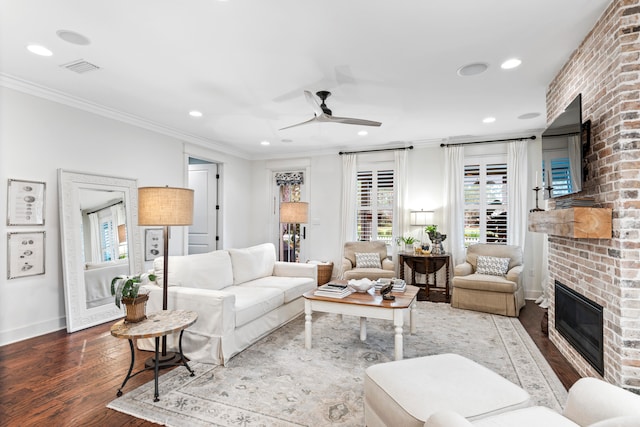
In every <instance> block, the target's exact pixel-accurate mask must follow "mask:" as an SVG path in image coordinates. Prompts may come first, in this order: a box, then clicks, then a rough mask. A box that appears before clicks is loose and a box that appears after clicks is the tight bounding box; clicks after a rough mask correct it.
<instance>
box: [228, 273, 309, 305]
mask: <svg viewBox="0 0 640 427" xmlns="http://www.w3.org/2000/svg"><path fill="white" fill-rule="evenodd" d="M238 286H242V287H257V288H275V289H279V290H281V291H282V292H284V303H285V304H286V303H288V302H291V301H293V300H294V299H296V298H299V297H301V296H302V294H304V293H305V292H307V291H311V290H313V289H316V287H317V286H316V282H315V280H313V279H310V278H308V277H282V276H267V277H262V278H260V279H256V280H251V281H249V282H245V283H242V284H240V285H238Z"/></svg>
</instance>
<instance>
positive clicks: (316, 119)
mask: <svg viewBox="0 0 640 427" xmlns="http://www.w3.org/2000/svg"><path fill="white" fill-rule="evenodd" d="M316 121H318V118H317V117H315V116H314V117H313V118H311V119H309V120H306V121H304V122H301V123H296V124H295V125H291V126H285V127H283V128H280V129H278V130H285V129H291V128H294V127H297V126H302V125H307V124H309V123H311V122H316Z"/></svg>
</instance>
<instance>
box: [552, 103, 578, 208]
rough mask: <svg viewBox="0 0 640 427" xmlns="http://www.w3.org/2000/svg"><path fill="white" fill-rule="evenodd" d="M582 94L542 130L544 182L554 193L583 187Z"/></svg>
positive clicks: (574, 190)
mask: <svg viewBox="0 0 640 427" xmlns="http://www.w3.org/2000/svg"><path fill="white" fill-rule="evenodd" d="M582 161H583V152H582V96H581V95H578V96H576V98H575V99H574V100H573V101H572V102H571V104H569V105H568V106H567V108H565V110H564V111H563V112H562V114H560V115H559V116H558V117H557V118H556V119H555V120H554V121H553V122H552V123H551V124H550V125H549V127H548V128H547V129H546V130H545V131H544V132H543V133H542V178H543V179H542V182H543V187H544V188H545V190H546V189H547V187H549V186H551V187H552V190H551V194H549V192H548V191H544V195H545V198H548V197H549V195H551V197H559V196H565V195H567V194H573V193H577V192H579V191H581V190H582V169H583V166H582Z"/></svg>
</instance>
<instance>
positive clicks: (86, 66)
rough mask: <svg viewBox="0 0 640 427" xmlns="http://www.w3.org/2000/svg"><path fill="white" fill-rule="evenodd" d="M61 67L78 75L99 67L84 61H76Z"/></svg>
mask: <svg viewBox="0 0 640 427" xmlns="http://www.w3.org/2000/svg"><path fill="white" fill-rule="evenodd" d="M61 67H64V68H66V69H67V70H71V71H75V72H76V73H78V74H82V73H86V72H89V71H93V70H99V69H100V67H98V66H97V65H94V64H92V63H91V62H87V61H85V60H84V59H78V60H77V61H73V62H69V63H67V64H62V65H61Z"/></svg>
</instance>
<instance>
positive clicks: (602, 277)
mask: <svg viewBox="0 0 640 427" xmlns="http://www.w3.org/2000/svg"><path fill="white" fill-rule="evenodd" d="M578 93H582V116H583V120H585V121H586V120H591V147H590V149H589V151H588V153H587V157H586V159H587V161H588V169H589V174H588V178H587V181H586V182H585V185H584V187H583V191H582V192H581V193H580V194H579V195H580V196H592V197H594V198H595V199H596V202H597V206H599V207H607V208H611V209H612V210H613V238H612V239H568V238H560V237H555V236H549V270H550V284H549V286H551V289H553V288H552V286H553V280H554V279H557V280H559V281H561V282H562V283H564V284H565V285H567V286H568V287H570V288H572V289H574V290H576V291H577V292H579V293H581V294H583V295H585V296H586V297H587V298H589V299H591V300H593V301H595V302H597V303H598V304H600V305H602V306H603V307H604V309H605V311H604V348H605V351H604V353H605V354H604V356H605V359H604V364H605V373H604V378H605V379H606V380H607V381H609V382H612V383H614V384H618V385H621V386H623V387H624V388H627V389H630V390H632V391H634V392H636V393H640V0H614V1H613V2H612V4H611V5H610V6H609V7H608V9H607V10H606V11H605V13H604V14H603V15H602V17H601V18H600V20H599V21H598V22H597V23H596V25H595V26H594V28H593V29H592V31H591V32H590V33H589V34H588V35H587V37H586V38H585V40H584V41H583V42H582V44H581V45H580V46H579V47H578V49H577V50H576V51H575V52H574V53H573V54H572V56H571V57H570V59H569V60H568V62H567V63H566V64H565V66H564V67H563V68H562V70H560V72H559V73H558V75H557V76H556V78H555V80H554V81H553V82H552V83H551V84H550V85H549V89H548V92H547V119H548V122H551V120H553V119H554V118H555V117H557V116H558V115H559V114H560V113H561V112H562V109H563V108H564V107H565V106H567V105H568V104H569V103H570V102H571V100H572V99H573V98H574V97H575V96H576V95H577V94H578ZM552 295H553V291H552ZM552 300H553V298H552ZM554 315H555V311H554V307H553V304H552V305H551V307H550V308H549V326H550V327H549V335H550V338H551V341H552V342H553V343H554V344H555V345H556V346H557V347H558V348H559V349H560V351H561V352H562V353H563V354H564V355H565V357H567V358H568V359H569V360H570V361H571V363H572V364H573V365H574V367H575V368H576V369H577V370H578V372H579V373H580V374H581V375H582V376H596V377H597V376H599V375H598V373H597V372H596V371H595V370H594V369H593V368H592V367H591V366H590V365H589V364H588V363H587V362H586V361H585V360H584V359H583V358H582V356H580V355H579V354H578V353H577V352H576V351H575V350H574V349H573V347H571V345H570V344H569V343H568V342H566V341H565V340H564V338H562V337H561V336H560V335H559V334H558V332H557V331H556V330H555V325H554V321H553V319H554Z"/></svg>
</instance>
